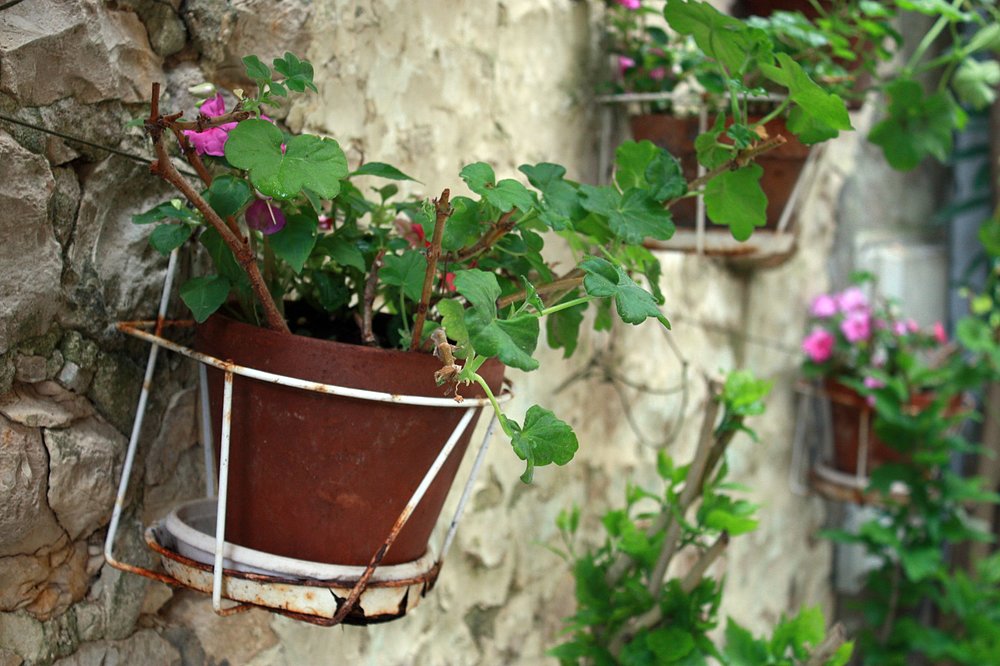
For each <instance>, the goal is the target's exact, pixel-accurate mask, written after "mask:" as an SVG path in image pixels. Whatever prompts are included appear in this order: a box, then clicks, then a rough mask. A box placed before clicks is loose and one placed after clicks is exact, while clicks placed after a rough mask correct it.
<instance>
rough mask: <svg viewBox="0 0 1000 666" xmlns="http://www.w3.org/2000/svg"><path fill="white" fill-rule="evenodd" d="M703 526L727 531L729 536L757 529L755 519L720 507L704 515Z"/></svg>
mask: <svg viewBox="0 0 1000 666" xmlns="http://www.w3.org/2000/svg"><path fill="white" fill-rule="evenodd" d="M705 526H706V527H710V528H712V529H716V530H719V531H720V532H728V533H729V535H730V536H737V535H739V534H746V533H748V532H753V531H754V530H755V529H757V521H756V520H754V519H753V518H748V517H746V516H737V515H735V514H732V513H729V512H728V511H724V510H722V509H713V510H712V511H709V512H708V515H707V516H705Z"/></svg>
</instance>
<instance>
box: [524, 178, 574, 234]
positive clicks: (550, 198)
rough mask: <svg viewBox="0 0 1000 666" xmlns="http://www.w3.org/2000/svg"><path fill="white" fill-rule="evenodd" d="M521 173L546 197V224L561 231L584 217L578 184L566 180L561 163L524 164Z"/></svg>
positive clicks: (544, 211) (544, 219)
mask: <svg viewBox="0 0 1000 666" xmlns="http://www.w3.org/2000/svg"><path fill="white" fill-rule="evenodd" d="M519 170H520V171H521V173H523V174H524V175H525V176H527V177H528V182H529V183H531V184H532V185H533V186H534V187H535V188H536V189H538V190H539V191H540V192H541V193H542V196H543V197H544V207H543V210H542V215H541V217H542V220H543V221H544V222H545V224H546V225H548V226H549V227H551V228H552V229H555V230H556V231H560V230H562V229H565V228H566V226H567V225H568V224H569V223H570V222H571V221H572V220H575V219H577V218H580V217H583V215H584V211H583V208H582V207H581V206H580V195H579V192H578V191H577V186H576V185H575V184H574V183H571V182H570V181H568V180H566V179H565V178H564V177H565V175H566V169H565V168H564V167H562V166H561V165H559V164H551V163H548V162H541V163H539V164H536V165H534V166H531V165H528V164H522V165H521V166H520V167H519Z"/></svg>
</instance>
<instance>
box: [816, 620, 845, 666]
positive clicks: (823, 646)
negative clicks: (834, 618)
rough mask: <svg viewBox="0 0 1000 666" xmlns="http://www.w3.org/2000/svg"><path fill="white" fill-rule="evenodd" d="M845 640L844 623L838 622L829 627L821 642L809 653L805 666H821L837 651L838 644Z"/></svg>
mask: <svg viewBox="0 0 1000 666" xmlns="http://www.w3.org/2000/svg"><path fill="white" fill-rule="evenodd" d="M846 641H847V631H846V630H845V629H844V625H842V624H841V623H840V622H838V623H837V624H835V625H833V626H832V627H830V631H829V632H827V634H826V638H825V639H823V642H822V643H820V644H819V645H818V646H816V649H815V650H813V653H812V654H811V655H809V661H807V662H806V666H823V664H825V663H826V662H827V661H829V660H830V658H831V657H832V656H833V655H835V654H836V653H837V650H839V649H840V646H841V645H843V644H844V643H845V642H846Z"/></svg>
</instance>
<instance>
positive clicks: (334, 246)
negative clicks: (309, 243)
mask: <svg viewBox="0 0 1000 666" xmlns="http://www.w3.org/2000/svg"><path fill="white" fill-rule="evenodd" d="M319 242H320V243H321V244H322V249H323V250H324V251H325V252H326V254H327V255H329V257H330V259H332V260H333V261H334V263H336V264H337V265H339V266H349V267H350V268H354V269H357V270H359V271H361V272H362V273H364V272H365V271H366V270H368V266H366V265H365V257H364V255H363V254H362V253H361V250H359V249H358V246H357V245H355V244H354V243H352V242H351V241H349V240H347V239H346V238H344V237H343V236H340V235H333V236H324V237H323V239H322V240H321V241H319Z"/></svg>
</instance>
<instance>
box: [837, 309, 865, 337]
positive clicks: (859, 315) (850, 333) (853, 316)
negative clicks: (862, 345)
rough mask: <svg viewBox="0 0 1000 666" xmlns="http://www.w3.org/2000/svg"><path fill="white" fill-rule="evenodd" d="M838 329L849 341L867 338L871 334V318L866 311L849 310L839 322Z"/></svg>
mask: <svg viewBox="0 0 1000 666" xmlns="http://www.w3.org/2000/svg"><path fill="white" fill-rule="evenodd" d="M840 331H841V332H842V333H843V334H844V337H845V338H847V341H848V342H850V343H852V344H853V343H855V342H861V341H862V340H867V339H868V338H869V337H870V336H871V334H872V324H871V318H870V317H869V315H868V312H867V311H856V312H851V313H849V314H848V315H847V317H845V318H844V321H842V322H840Z"/></svg>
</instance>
